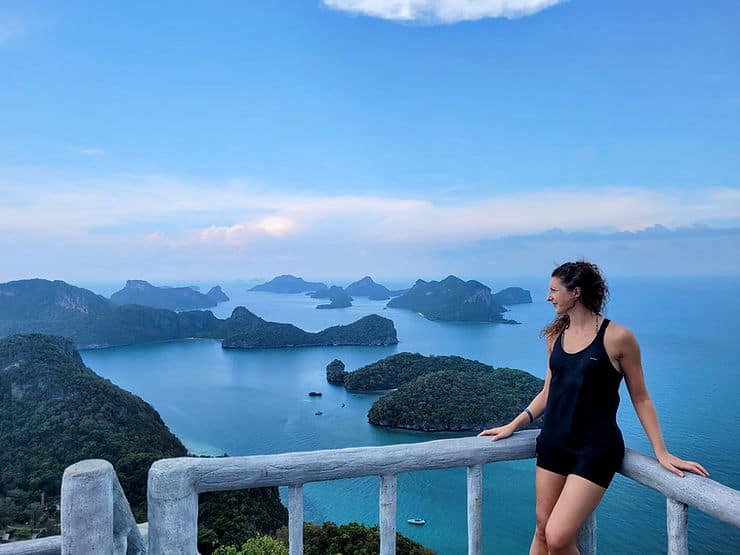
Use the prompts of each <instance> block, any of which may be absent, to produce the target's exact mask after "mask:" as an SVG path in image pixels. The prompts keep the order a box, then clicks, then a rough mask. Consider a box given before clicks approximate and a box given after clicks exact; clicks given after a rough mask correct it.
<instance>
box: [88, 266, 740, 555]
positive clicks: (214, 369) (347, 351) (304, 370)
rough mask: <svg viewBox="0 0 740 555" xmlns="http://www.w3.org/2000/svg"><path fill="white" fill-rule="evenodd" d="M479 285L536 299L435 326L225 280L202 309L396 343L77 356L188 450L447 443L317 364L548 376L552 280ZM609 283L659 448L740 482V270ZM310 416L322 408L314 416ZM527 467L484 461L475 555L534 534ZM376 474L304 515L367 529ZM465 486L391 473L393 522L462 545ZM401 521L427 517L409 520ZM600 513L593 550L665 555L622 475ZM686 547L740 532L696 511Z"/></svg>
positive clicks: (657, 505)
mask: <svg viewBox="0 0 740 555" xmlns="http://www.w3.org/2000/svg"><path fill="white" fill-rule="evenodd" d="M481 281H483V282H484V283H486V284H489V285H492V284H495V285H496V287H495V289H499V288H502V287H506V286H509V285H518V286H522V287H525V288H528V289H530V290H531V291H532V294H533V298H534V301H535V302H534V303H533V304H531V305H520V306H516V307H512V308H511V311H510V312H509V313H508V314H507V317H510V318H513V319H515V320H517V321H519V322H521V324H520V325H501V324H457V323H442V322H431V321H428V320H426V319H424V318H422V317H421V316H419V315H418V314H415V313H413V312H410V311H403V310H397V309H388V308H385V302H381V301H368V300H367V299H364V298H358V299H356V300H355V302H354V306H352V307H350V308H346V309H338V310H316V309H315V306H316V304H318V303H319V302H321V301H316V300H314V299H310V298H308V297H306V296H305V295H280V294H272V293H256V292H247V291H246V286H245V285H244V284H243V283H239V284H229V283H224V284H222V285H223V286H224V290H225V291H226V292H227V294H228V295H229V296H230V297H231V299H232V300H231V301H229V302H228V303H223V304H221V305H219V306H218V307H216V309H214V313H215V314H216V315H217V316H219V317H226V316H228V315H229V314H230V312H231V310H232V309H233V308H234V307H235V306H238V305H243V306H246V307H247V308H249V310H251V311H253V312H254V313H256V314H257V315H259V316H261V317H263V318H265V319H267V320H272V321H279V322H290V323H293V324H296V325H298V326H299V327H302V328H304V329H307V330H310V331H318V330H320V329H323V328H325V327H328V326H331V325H336V324H346V323H350V322H352V321H355V320H357V319H358V318H360V317H362V316H364V315H366V314H372V313H377V314H380V315H382V316H385V317H388V318H391V319H392V320H393V321H394V323H395V325H396V329H397V330H398V337H399V340H400V343H399V344H398V345H396V346H390V347H311V348H301V349H266V350H254V351H232V350H223V349H222V348H221V346H220V342H218V341H212V340H185V341H173V342H163V343H153V344H147V345H136V346H129V347H119V348H110V349H103V350H87V351H83V353H82V355H83V359H84V360H85V363H86V364H87V365H88V366H89V367H91V368H92V369H93V370H95V371H96V372H97V373H98V374H100V375H102V376H104V377H106V378H109V379H110V380H111V381H113V382H114V383H116V384H117V385H119V386H121V387H123V388H124V389H126V390H129V391H132V392H133V393H136V394H137V395H139V396H141V397H142V398H144V399H145V400H146V401H148V402H149V403H151V404H152V405H153V406H154V407H155V408H156V409H157V410H158V411H159V413H160V414H161V415H162V418H163V419H164V421H165V422H166V424H167V425H168V426H169V428H170V429H171V430H172V431H173V432H174V433H175V434H176V435H177V436H178V437H180V438H181V439H182V440H183V442H184V443H185V444H186V446H187V447H188V448H189V449H190V450H191V451H192V452H195V453H200V454H212V455H218V454H223V453H228V454H229V455H253V454H266V453H283V452H290V451H306V450H315V449H334V448H341V447H356V446H370V445H387V444H397V443H409V442H418V441H428V440H431V439H440V438H445V437H457V436H459V435H461V434H427V433H420V432H409V431H399V430H390V429H383V428H378V427H375V426H372V425H370V424H368V422H367V411H368V410H369V408H370V406H371V405H372V403H373V402H374V401H375V400H376V399H377V398H378V395H377V394H351V393H347V392H346V391H345V390H344V388H342V387H340V386H334V385H329V384H327V383H326V380H325V367H326V364H327V363H329V362H330V361H331V360H333V359H334V358H339V359H341V360H343V361H344V363H345V364H346V366H347V369H348V370H353V369H356V368H359V367H360V366H362V365H364V364H368V363H371V362H374V361H376V360H378V359H380V358H382V357H385V356H388V355H390V354H393V353H396V352H402V351H412V352H420V353H422V354H425V355H431V354H436V355H450V354H454V355H459V356H463V357H467V358H472V359H476V360H480V361H482V362H484V363H487V364H491V365H493V366H508V367H512V368H520V369H523V370H526V371H528V372H530V373H532V374H534V375H536V376H539V377H544V373H545V367H546V360H545V359H546V355H545V346H544V342H543V340H542V339H540V338H539V331H540V330H541V329H542V327H544V325H545V324H546V323H547V322H548V321H549V320H550V319H551V318H552V315H553V312H552V308H551V306H550V305H549V304H548V303H547V302H545V295H546V289H547V285H548V281H549V280H548V279H546V278H545V279H543V278H541V277H538V278H528V277H523V278H516V279H507V280H506V281H505V282H504V281H502V280H500V279H495V278H494V279H488V280H486V279H481ZM210 285H213V284H210ZM210 285H209V284H204V286H208V287H210ZM390 285H392V286H395V285H396V284H391V283H389V286H390ZM399 285H403V284H399ZM610 285H611V289H612V300H611V302H610V303H609V305H608V310H607V313H606V315H607V317H609V318H611V319H613V320H615V321H618V322H619V323H621V324H623V325H626V326H628V327H629V328H630V329H632V330H633V332H634V333H635V335H636V336H637V338H638V340H639V341H640V344H641V347H642V354H643V366H644V368H645V378H646V383H647V386H648V390H649V392H650V394H651V396H652V398H653V401H654V403H655V406H656V408H657V411H658V416H659V419H660V422H661V426H662V429H663V433H664V436H665V439H666V443H667V445H668V448H669V449H670V450H671V451H672V452H673V453H675V454H676V455H678V456H681V457H684V458H692V459H694V460H698V461H699V462H701V463H702V464H703V465H704V466H705V467H706V468H707V469H708V470H709V471H710V473H711V477H712V479H715V480H717V481H719V482H721V483H723V484H725V485H727V486H730V487H733V488H735V489H740V474H739V473H738V460H740V441H739V440H740V431H739V430H740V414H739V413H738V412H737V410H736V404H737V399H738V393H740V344H739V343H738V342H737V340H736V337H735V335H736V331H735V330H736V326H735V324H734V322H735V318H736V317H737V315H738V313H740V300H738V297H737V295H736V291H737V290H738V286H740V279H738V278H691V279H689V278H680V279H679V278H639V279H638V278H634V279H628V278H620V279H614V280H612V281H611V283H610ZM406 286H408V284H406ZM99 290H100V289H98V291H99ZM312 390H318V391H322V393H323V395H322V397H320V398H310V397H308V395H307V393H308V392H309V391H312ZM620 394H621V396H622V404H621V406H620V410H619V417H618V419H619V424H620V427H621V428H622V431H623V434H624V437H625V443H626V445H627V446H628V447H630V448H632V449H636V450H638V451H641V452H645V453H648V454H652V451H651V447H650V444H649V442H648V440H647V438H646V436H645V433H644V431H643V430H642V428H641V426H640V423H639V421H638V419H637V417H636V415H635V412H634V409H633V408H632V405H631V403H630V400H629V395H628V392H627V389H626V387H625V386H624V385H623V386H622V388H621V390H620ZM342 405H344V406H342ZM316 411H322V412H323V414H322V415H320V416H317V415H315V414H314V413H315V412H316ZM534 467H535V465H534V460H527V461H512V462H504V463H495V464H490V465H487V466H486V468H485V470H484V509H483V517H484V538H483V542H484V552H485V553H494V552H495V553H526V552H527V550H528V548H529V543H530V541H531V535H532V531H533V528H534ZM378 483H379V480H378V478H375V477H371V478H364V479H354V480H339V481H335V482H325V483H317V484H308V485H307V486H306V487H305V493H304V496H305V503H306V506H305V516H306V519H307V520H311V521H315V522H322V521H324V520H332V521H335V522H339V523H344V522H350V521H357V522H363V523H366V524H377V522H378V515H377V506H378ZM465 492H466V489H465V469H464V468H460V469H449V470H443V471H432V472H414V473H408V474H403V475H401V476H399V483H398V516H399V518H398V520H399V523H398V529H399V531H400V532H402V533H404V534H406V535H408V536H410V537H412V538H413V539H415V540H418V541H420V542H422V543H423V544H424V545H427V546H429V547H431V548H433V549H435V550H436V551H437V552H438V553H440V554H453V555H455V554H462V553H465V552H466V546H467V539H466V499H465ZM282 493H283V495H284V492H282ZM412 516H420V517H422V518H424V519H426V522H427V524H426V525H425V526H423V527H415V526H412V525H409V524H407V523H406V519H407V518H410V517H412ZM597 519H598V541H599V551H600V552H602V553H664V552H665V551H666V531H665V499H664V498H663V496H662V495H660V494H658V493H656V492H653V491H652V490H648V489H646V488H644V487H642V486H639V485H637V484H635V483H634V482H632V481H631V480H629V479H626V478H624V477H622V476H620V475H618V476H617V477H616V478H615V480H614V482H613V483H612V486H611V487H610V488H609V490H608V491H607V493H606V495H605V497H604V499H603V501H602V503H601V504H600V506H599V508H598V509H597ZM689 547H690V550H691V552H692V553H740V531H738V530H737V529H735V528H733V527H730V526H728V525H725V524H722V523H719V522H717V521H715V520H713V519H711V518H709V517H706V516H705V515H703V514H702V513H699V512H698V511H694V510H693V509H692V510H690V512H689Z"/></svg>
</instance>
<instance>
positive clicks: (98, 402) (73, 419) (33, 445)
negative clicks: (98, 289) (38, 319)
mask: <svg viewBox="0 0 740 555" xmlns="http://www.w3.org/2000/svg"><path fill="white" fill-rule="evenodd" d="M184 455H186V449H185V447H184V446H183V444H182V443H181V442H180V440H179V439H177V437H175V436H174V435H173V434H172V433H171V432H170V430H169V429H168V428H167V426H166V425H165V424H164V422H163V421H162V419H161V417H160V416H159V414H158V413H157V412H156V411H155V410H154V408H152V407H151V405H149V404H148V403H146V402H145V401H143V400H142V399H141V398H139V397H137V396H136V395H133V394H131V393H129V392H127V391H124V390H122V389H121V388H119V387H117V386H116V385H114V384H112V383H111V382H110V381H108V380H106V379H103V378H101V377H100V376H98V375H97V374H95V373H94V372H93V371H92V370H90V369H89V368H87V367H86V366H85V365H84V364H83V362H82V359H81V358H80V355H79V353H78V352H77V351H76V350H75V348H74V345H73V344H72V343H71V342H70V341H69V340H66V339H64V338H62V337H53V336H47V335H40V334H29V335H15V336H12V337H8V338H5V339H0V527H1V526H3V525H8V524H13V523H26V522H29V523H30V525H31V526H32V527H36V528H40V529H41V528H46V529H47V530H48V531H49V532H51V533H54V532H56V533H58V530H57V526H58V519H59V514H58V512H57V511H56V502H57V501H58V498H59V491H60V486H61V479H62V474H63V472H64V469H65V468H66V467H67V466H69V465H70V464H73V463H75V462H78V461H80V460H83V459H90V458H100V459H105V460H108V461H110V462H111V463H112V464H113V466H114V467H115V469H116V472H117V473H118V478H119V480H120V482H121V485H122V486H123V489H124V491H125V493H126V496H127V498H128V500H129V502H130V503H131V507H132V509H133V511H134V515H135V516H136V517H137V520H138V521H139V522H142V521H144V520H146V505H145V502H146V484H147V473H148V471H149V467H150V466H151V463H152V462H154V461H155V460H157V459H161V458H166V457H180V456H184ZM42 492H43V493H44V496H45V505H44V507H43V508H42V507H41V503H40V500H41V493H42ZM246 508H249V509H250V512H249V514H248V516H247V517H245V516H244V514H242V513H244V511H245V509H246ZM232 522H234V523H239V524H240V530H234V529H233V526H232V524H230V523H232ZM286 523H287V511H286V510H285V508H284V507H283V506H282V504H281V503H280V499H279V496H278V492H277V488H267V489H264V490H248V491H244V492H232V493H224V494H209V496H203V499H201V519H200V528H201V535H202V536H203V537H204V540H205V541H203V542H202V543H203V550H202V551H207V552H210V549H209V547H208V546H209V545H211V546H214V545H215V544H217V543H223V542H224V541H227V542H238V541H244V540H245V539H246V538H248V537H249V536H250V535H254V534H256V533H257V532H260V533H263V534H266V533H272V532H274V531H275V530H276V529H278V528H279V527H280V526H282V525H284V524H286ZM208 538H210V540H209V539H208Z"/></svg>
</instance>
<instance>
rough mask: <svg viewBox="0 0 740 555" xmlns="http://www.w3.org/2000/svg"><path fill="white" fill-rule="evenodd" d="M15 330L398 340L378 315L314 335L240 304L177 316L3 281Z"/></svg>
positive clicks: (90, 339) (0, 314)
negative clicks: (227, 312) (226, 312)
mask: <svg viewBox="0 0 740 555" xmlns="http://www.w3.org/2000/svg"><path fill="white" fill-rule="evenodd" d="M15 333H46V334H51V335H61V336H63V337H67V338H68V339H71V340H73V341H74V342H75V344H76V345H77V346H78V347H79V348H96V347H110V346H114V345H130V344H135V343H144V342H149V341H163V340H171V339H183V338H188V337H204V338H213V339H224V338H226V339H225V341H224V342H223V345H224V347H226V348H260V347H261V348H267V347H270V348H279V347H290V346H304V345H390V344H395V343H397V342H398V340H397V338H396V330H395V328H394V326H393V322H392V321H391V320H388V319H386V318H381V317H380V316H367V317H365V318H363V319H361V320H358V321H357V322H355V323H353V324H350V325H348V326H335V327H333V328H329V329H326V330H324V331H322V332H318V333H308V332H305V331H303V330H301V329H300V328H297V327H296V326H293V325H291V324H280V323H275V322H267V321H265V320H263V319H262V318H259V317H258V316H256V315H255V314H253V313H251V312H250V311H249V310H247V309H246V308H244V307H237V308H235V309H234V311H233V312H232V314H231V316H230V317H229V318H227V319H225V320H221V319H219V318H216V317H215V316H214V315H213V313H211V312H210V311H200V310H194V311H188V312H179V313H178V312H174V311H172V310H166V309H161V308H152V307H148V306H140V305H132V304H129V305H122V306H117V305H115V304H114V303H112V302H111V301H109V300H107V299H105V298H104V297H101V296H100V295H95V294H94V293H92V292H91V291H88V290H86V289H80V288H78V287H74V286H71V285H69V284H67V283H64V282H62V281H54V282H51V281H46V280H23V281H16V282H9V283H4V284H0V337H1V336H3V335H10V334H15Z"/></svg>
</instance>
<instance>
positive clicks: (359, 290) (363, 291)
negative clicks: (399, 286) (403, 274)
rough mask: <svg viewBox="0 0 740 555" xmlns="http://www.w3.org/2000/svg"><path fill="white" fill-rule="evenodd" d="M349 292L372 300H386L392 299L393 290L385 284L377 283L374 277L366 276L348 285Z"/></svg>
mask: <svg viewBox="0 0 740 555" xmlns="http://www.w3.org/2000/svg"><path fill="white" fill-rule="evenodd" d="M346 291H347V293H348V294H350V295H354V296H355V297H367V298H368V299H370V300H371V301H385V300H387V299H390V298H391V297H392V296H393V295H391V290H390V289H388V288H387V287H386V286H384V285H380V284H379V283H375V282H374V281H373V278H371V277H370V276H365V277H364V278H362V279H360V280H358V281H355V282H354V283H351V284H349V285H348V286H347V289H346Z"/></svg>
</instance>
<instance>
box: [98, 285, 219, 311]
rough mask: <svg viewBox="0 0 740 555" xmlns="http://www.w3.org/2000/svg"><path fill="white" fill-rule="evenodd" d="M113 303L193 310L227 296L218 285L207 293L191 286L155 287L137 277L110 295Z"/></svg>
mask: <svg viewBox="0 0 740 555" xmlns="http://www.w3.org/2000/svg"><path fill="white" fill-rule="evenodd" d="M110 300H111V301H113V302H114V303H115V304H119V305H123V304H138V305H142V306H151V307H154V308H166V309H167V310H194V309H198V308H210V307H212V306H216V305H217V304H218V303H219V302H222V301H228V300H229V298H228V297H227V296H226V295H225V294H224V292H223V291H222V290H221V287H220V286H217V287H214V288H212V289H211V290H210V291H209V292H208V294H207V295H204V294H203V293H200V292H199V291H196V290H195V289H194V288H193V287H156V286H154V285H152V284H151V283H149V282H147V281H143V280H139V279H130V280H128V281H127V282H126V286H125V287H124V288H123V289H121V290H120V291H116V292H115V293H113V294H112V295H111V296H110Z"/></svg>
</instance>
